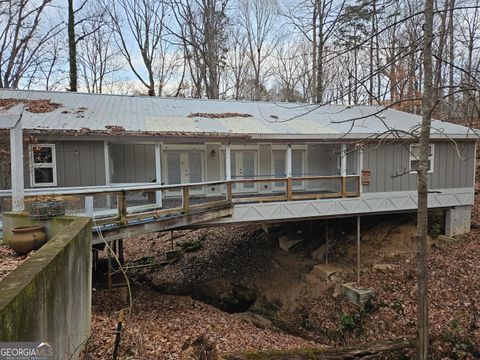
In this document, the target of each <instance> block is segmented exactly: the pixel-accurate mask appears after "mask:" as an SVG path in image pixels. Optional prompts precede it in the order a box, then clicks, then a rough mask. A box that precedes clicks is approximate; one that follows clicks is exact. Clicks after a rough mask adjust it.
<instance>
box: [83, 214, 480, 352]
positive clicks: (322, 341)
mask: <svg viewBox="0 0 480 360" xmlns="http://www.w3.org/2000/svg"><path fill="white" fill-rule="evenodd" d="M329 229H330V232H329V234H330V235H329V255H328V258H329V264H331V265H334V266H337V267H339V268H340V269H341V272H340V273H338V274H336V276H335V278H334V280H333V281H331V282H325V281H323V280H321V279H320V278H318V277H315V276H312V275H311V274H312V268H313V266H314V265H316V264H319V263H323V261H318V260H313V259H312V258H311V257H310V253H311V252H312V251H313V250H315V249H316V248H318V247H319V246H320V245H321V244H322V243H323V242H324V237H325V235H324V234H325V229H324V225H323V223H320V222H319V223H309V222H307V223H302V224H295V225H294V224H288V225H286V226H277V227H274V228H271V229H270V231H269V234H268V235H267V234H265V233H264V232H263V231H262V230H261V229H260V228H259V227H256V226H247V227H238V226H237V227H225V228H216V229H213V228H212V229H202V230H195V231H182V232H174V233H173V243H174V247H175V248H177V247H178V248H183V249H184V251H183V255H182V256H181V257H180V258H178V259H177V260H176V261H174V262H173V263H170V264H164V263H163V261H164V259H165V252H166V251H168V250H171V237H172V234H171V233H166V234H161V235H160V234H151V235H148V236H142V237H138V238H136V239H131V240H127V241H126V259H127V266H128V264H130V266H135V265H137V266H138V265H139V264H150V265H151V266H150V265H149V266H147V267H139V268H132V269H131V270H129V271H128V274H129V275H130V278H131V283H132V293H133V305H132V307H131V308H130V310H129V316H128V317H127V319H126V321H125V324H124V325H125V329H124V332H123V334H122V340H121V347H120V355H121V356H120V357H121V358H145V359H182V358H187V357H186V356H187V355H186V352H188V349H189V344H190V343H191V342H192V340H193V339H195V338H197V337H198V336H203V337H204V338H205V339H207V341H208V343H209V344H210V345H211V347H212V349H213V350H214V352H216V353H225V352H231V351H243V350H268V349H288V348H305V347H321V346H341V345H349V344H359V343H364V342H371V341H376V340H384V339H390V338H394V337H399V336H403V335H413V334H415V296H416V294H415V258H414V256H415V243H414V239H413V236H414V234H415V224H414V222H412V218H411V217H408V216H407V217H404V216H400V217H399V216H395V217H382V218H370V219H368V218H365V219H364V220H363V221H362V242H361V258H362V267H361V285H362V286H364V287H368V288H371V289H373V290H374V291H375V294H376V296H375V298H374V301H373V302H372V304H371V306H369V307H367V308H366V309H365V310H364V311H361V310H360V309H359V308H358V307H357V306H355V305H353V304H351V303H350V302H349V301H348V300H347V299H346V298H344V297H343V296H342V295H338V291H337V290H338V286H339V285H338V284H341V283H344V282H349V281H355V280H356V238H355V230H356V228H355V223H354V222H352V221H345V220H344V221H337V222H330V223H329ZM285 235H286V236H288V237H289V238H291V239H302V240H303V241H302V242H300V243H299V244H297V245H295V246H294V247H293V248H292V249H291V250H289V252H285V251H284V250H282V249H280V248H279V246H278V239H279V237H280V236H285ZM479 235H480V229H478V228H475V229H474V230H473V231H472V233H471V234H469V235H466V236H462V237H459V238H458V239H457V240H455V241H453V242H448V241H439V240H435V239H432V240H431V241H430V256H429V267H430V284H429V297H430V298H429V300H430V323H431V334H432V358H434V359H451V358H460V359H464V358H472V359H473V358H477V357H479V356H480V352H479V349H480V330H479V329H480V317H479V314H480V303H478V299H480V285H479V284H480V263H479V262H478V261H477V259H478V258H479V257H480V243H479V242H478V240H477V239H478V237H479ZM125 297H126V296H125V290H117V291H116V292H114V293H108V292H106V291H103V290H102V291H101V290H97V291H94V293H93V299H94V306H93V314H94V315H93V331H94V332H93V337H92V340H91V342H90V343H89V346H88V350H87V356H86V357H85V358H95V359H97V358H107V357H109V356H111V352H112V349H113V342H114V330H115V324H116V321H117V319H118V316H119V310H120V309H122V308H125V307H126V301H125ZM220 309H222V310H223V311H222V310H220ZM411 355H412V354H411V353H410V354H409V353H408V352H407V353H406V354H404V355H403V356H406V357H407V358H408V357H409V356H411ZM89 356H90V357H89Z"/></svg>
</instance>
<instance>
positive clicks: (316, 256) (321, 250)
mask: <svg viewBox="0 0 480 360" xmlns="http://www.w3.org/2000/svg"><path fill="white" fill-rule="evenodd" d="M326 252H327V245H326V244H322V245H321V246H320V247H318V248H317V250H315V251H313V252H312V253H311V254H310V257H311V258H312V259H313V260H317V261H323V260H325V254H326Z"/></svg>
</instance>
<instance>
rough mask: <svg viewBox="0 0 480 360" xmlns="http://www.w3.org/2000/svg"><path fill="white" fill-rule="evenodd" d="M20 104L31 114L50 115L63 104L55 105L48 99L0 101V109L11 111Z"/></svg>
mask: <svg viewBox="0 0 480 360" xmlns="http://www.w3.org/2000/svg"><path fill="white" fill-rule="evenodd" d="M20 104H22V105H24V106H25V110H26V111H28V112H31V113H48V112H52V111H54V110H56V109H58V108H59V107H61V106H62V104H58V103H54V102H52V100H47V99H38V100H30V99H12V98H10V99H0V109H3V110H9V109H11V108H12V107H14V106H17V105H20Z"/></svg>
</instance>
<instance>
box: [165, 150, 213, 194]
mask: <svg viewBox="0 0 480 360" xmlns="http://www.w3.org/2000/svg"><path fill="white" fill-rule="evenodd" d="M165 157H166V175H167V176H166V178H167V183H168V184H169V185H173V184H191V183H200V182H202V181H203V167H204V158H203V152H202V151H166V152H165ZM204 190H205V189H204V188H203V187H199V188H198V189H190V192H193V193H200V192H202V191H204ZM175 192H178V190H175Z"/></svg>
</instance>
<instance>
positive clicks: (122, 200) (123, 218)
mask: <svg viewBox="0 0 480 360" xmlns="http://www.w3.org/2000/svg"><path fill="white" fill-rule="evenodd" d="M117 198H118V201H117V202H118V205H117V207H118V219H119V221H120V225H128V220H127V196H126V193H125V191H122V192H121V193H120V195H118V197H117Z"/></svg>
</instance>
